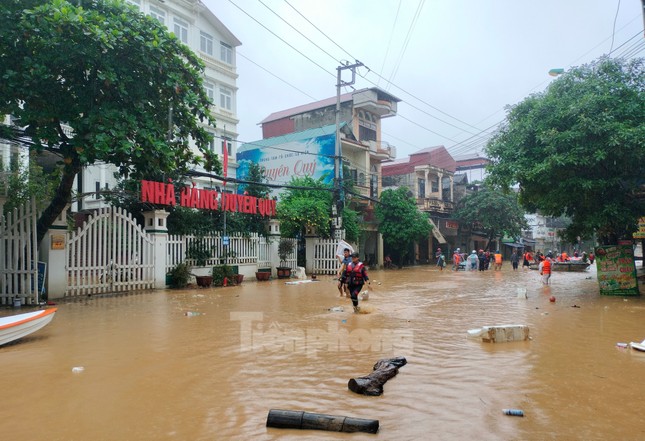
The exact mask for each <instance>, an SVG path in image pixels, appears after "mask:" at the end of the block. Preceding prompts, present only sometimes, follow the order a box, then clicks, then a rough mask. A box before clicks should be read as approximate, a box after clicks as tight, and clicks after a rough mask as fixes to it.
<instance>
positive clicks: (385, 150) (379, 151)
mask: <svg viewBox="0 0 645 441" xmlns="http://www.w3.org/2000/svg"><path fill="white" fill-rule="evenodd" d="M361 142H362V143H363V144H367V145H368V146H369V148H370V153H371V154H372V156H374V157H376V158H377V159H380V160H381V161H387V160H394V159H396V147H395V146H393V145H390V144H389V143H387V142H385V141H381V142H378V141H361Z"/></svg>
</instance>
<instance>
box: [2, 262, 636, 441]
mask: <svg viewBox="0 0 645 441" xmlns="http://www.w3.org/2000/svg"><path fill="white" fill-rule="evenodd" d="M370 277H371V279H372V280H373V282H372V286H371V289H370V298H369V300H368V301H365V302H363V303H362V306H363V309H364V310H365V311H366V312H370V313H369V314H353V313H352V312H350V311H351V307H350V303H349V300H347V299H341V298H339V297H338V292H337V290H336V287H335V282H334V281H332V279H331V278H330V277H321V278H320V280H319V281H317V282H314V283H306V284H299V285H285V284H284V281H282V280H273V281H269V282H247V281H245V282H244V283H243V284H242V285H241V286H237V287H227V288H216V289H199V290H184V291H171V290H168V291H156V292H150V293H139V294H132V295H126V296H119V297H104V298H88V299H84V300H79V301H75V302H70V303H61V304H59V305H58V308H59V309H58V312H57V314H56V317H55V318H54V320H53V321H52V322H51V323H50V324H49V325H48V326H47V327H45V328H43V329H42V330H40V331H38V332H37V333H35V334H33V335H32V336H29V337H27V338H24V339H22V340H20V341H18V342H16V343H13V344H9V345H5V346H3V347H0V391H2V406H0V434H2V435H1V437H2V439H7V440H9V439H10V440H14V441H16V440H29V441H33V440H48V441H51V440H119V441H121V440H273V439H280V440H323V439H324V440H333V439H338V440H341V439H342V440H349V439H351V440H375V439H380V440H468V439H470V440H640V439H645V424H643V409H642V403H643V399H644V397H645V353H642V352H636V351H634V350H632V349H629V348H627V349H621V348H619V347H617V346H616V343H618V342H629V341H642V340H643V339H645V301H644V300H643V299H642V298H622V297H604V296H603V297H601V296H600V295H599V294H598V285H597V283H596V280H595V271H593V270H592V272H588V273H579V274H578V273H570V274H569V273H555V274H554V275H553V277H552V282H553V283H552V285H551V286H549V287H543V286H542V285H541V283H540V281H539V276H538V274H537V272H536V271H525V272H522V271H519V272H512V271H511V270H510V268H509V267H508V266H507V267H505V268H504V269H503V270H502V271H501V272H495V271H487V272H483V273H480V272H466V273H464V272H459V273H454V272H451V271H443V272H439V271H437V270H436V268H435V267H433V266H421V267H415V268H410V269H403V270H392V271H371V272H370ZM518 288H520V289H521V288H525V289H526V290H527V293H528V299H520V298H518V297H517V290H518ZM550 296H555V297H556V302H555V303H551V302H549V297H550ZM574 305H575V306H577V307H574ZM336 306H343V307H344V311H343V312H337V311H330V310H329V308H333V307H336ZM188 311H190V312H197V313H199V315H194V316H187V315H185V313H186V312H188ZM11 313H13V311H11V310H1V311H0V314H2V315H8V314H11ZM494 324H525V325H528V326H529V327H530V335H531V338H532V339H531V340H530V341H526V342H512V343H498V344H491V343H482V342H481V341H478V340H475V339H472V338H469V337H468V335H467V330H468V329H472V328H477V327H480V326H482V325H494ZM393 356H404V357H406V358H407V361H408V364H407V365H406V366H404V367H402V368H401V369H400V371H399V374H398V375H397V376H396V377H394V378H393V379H391V380H390V381H389V382H388V383H387V384H386V385H385V392H384V394H383V395H382V396H380V397H367V396H362V395H356V394H354V393H352V392H350V391H349V390H348V389H347V382H348V380H349V379H350V378H353V377H356V376H361V375H365V374H368V373H369V372H370V371H371V369H372V366H373V365H374V363H375V362H376V361H377V360H378V359H380V358H386V357H393ZM74 367H83V368H84V370H83V371H82V372H78V373H74V372H72V368H74ZM503 408H517V409H522V410H523V411H524V413H525V416H524V418H520V417H514V416H506V415H504V414H503V413H502V409H503ZM270 409H285V410H304V411H308V412H316V413H324V414H332V415H347V416H353V417H358V418H368V419H378V420H379V421H380V427H381V428H380V430H379V432H378V434H376V435H372V434H362V433H355V434H347V433H333V432H323V431H301V430H288V429H273V428H267V427H266V419H267V415H268V412H269V410H270Z"/></svg>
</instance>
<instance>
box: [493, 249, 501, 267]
mask: <svg viewBox="0 0 645 441" xmlns="http://www.w3.org/2000/svg"><path fill="white" fill-rule="evenodd" d="M501 269H502V253H500V252H499V250H497V251H495V271H498V270H501Z"/></svg>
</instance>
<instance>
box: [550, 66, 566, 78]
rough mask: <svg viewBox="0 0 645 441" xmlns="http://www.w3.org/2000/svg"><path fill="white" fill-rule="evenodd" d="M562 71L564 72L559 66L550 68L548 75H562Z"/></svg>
mask: <svg viewBox="0 0 645 441" xmlns="http://www.w3.org/2000/svg"><path fill="white" fill-rule="evenodd" d="M563 73H564V69H563V68H561V67H558V68H555V69H551V70H550V71H549V75H551V76H552V77H557V76H558V75H562V74H563Z"/></svg>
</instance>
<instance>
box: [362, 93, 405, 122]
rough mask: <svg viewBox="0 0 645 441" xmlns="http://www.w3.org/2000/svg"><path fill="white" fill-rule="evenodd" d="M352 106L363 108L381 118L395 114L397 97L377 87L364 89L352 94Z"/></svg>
mask: <svg viewBox="0 0 645 441" xmlns="http://www.w3.org/2000/svg"><path fill="white" fill-rule="evenodd" d="M353 99H354V108H355V109H365V110H367V111H368V112H371V113H373V114H375V115H379V116H380V117H381V118H387V117H389V116H394V115H396V111H397V100H398V98H395V97H393V96H392V95H389V94H387V93H386V92H384V91H380V92H379V90H377V89H374V88H372V89H365V90H361V91H358V92H355V93H354V95H353Z"/></svg>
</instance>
